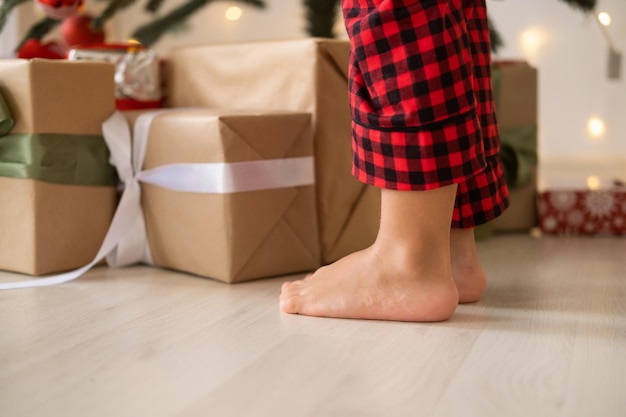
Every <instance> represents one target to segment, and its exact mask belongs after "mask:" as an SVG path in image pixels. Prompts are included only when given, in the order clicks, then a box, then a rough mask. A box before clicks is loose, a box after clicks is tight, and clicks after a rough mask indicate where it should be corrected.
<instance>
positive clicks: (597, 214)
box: [538, 184, 626, 236]
mask: <svg viewBox="0 0 626 417" xmlns="http://www.w3.org/2000/svg"><path fill="white" fill-rule="evenodd" d="M538 208H539V227H540V228H541V231H542V232H543V233H544V234H550V235H588V236H625V235H626V187H625V186H623V185H618V184H616V185H614V186H613V187H611V188H602V189H595V190H592V189H565V188H564V189H552V190H546V191H544V192H542V193H540V194H539V207H538Z"/></svg>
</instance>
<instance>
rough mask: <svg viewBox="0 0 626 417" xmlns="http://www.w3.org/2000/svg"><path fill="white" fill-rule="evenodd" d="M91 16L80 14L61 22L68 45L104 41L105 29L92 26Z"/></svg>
mask: <svg viewBox="0 0 626 417" xmlns="http://www.w3.org/2000/svg"><path fill="white" fill-rule="evenodd" d="M92 20H93V19H92V18H91V16H88V15H86V14H79V15H77V16H72V17H68V18H67V19H64V20H63V23H61V35H62V36H63V39H64V40H65V42H66V43H67V45H68V46H70V47H73V46H85V45H93V44H96V43H103V42H104V31H103V30H101V29H100V30H93V29H92V28H91V21H92Z"/></svg>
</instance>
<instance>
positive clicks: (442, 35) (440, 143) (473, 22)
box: [342, 0, 508, 228]
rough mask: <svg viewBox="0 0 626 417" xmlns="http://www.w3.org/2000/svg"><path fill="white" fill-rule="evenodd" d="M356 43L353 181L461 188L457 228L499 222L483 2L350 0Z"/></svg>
mask: <svg viewBox="0 0 626 417" xmlns="http://www.w3.org/2000/svg"><path fill="white" fill-rule="evenodd" d="M342 6H343V13H344V20H345V24H346V28H347V31H348V35H349V38H350V44H351V59H350V69H349V71H350V75H349V90H350V107H351V112H352V119H353V123H352V149H353V164H352V173H353V175H354V176H355V177H356V178H357V179H359V180H360V181H363V182H365V183H367V184H371V185H374V186H377V187H382V188H387V189H395V190H431V189H434V188H438V187H443V186H446V185H451V184H458V191H457V196H456V201H455V206H454V213H453V217H452V227H455V228H471V227H474V226H478V225H480V224H482V223H485V222H487V221H489V220H492V219H494V218H496V217H498V216H499V215H500V214H501V213H502V212H503V211H504V210H505V208H506V207H507V206H508V190H507V187H506V184H505V182H504V175H503V171H502V165H501V162H500V159H499V157H498V151H499V147H500V145H499V138H498V129H497V126H496V118H495V113H494V110H495V109H494V102H493V97H492V88H491V55H490V45H489V31H488V28H487V10H486V5H485V0H343V1H342Z"/></svg>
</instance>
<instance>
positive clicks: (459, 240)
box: [450, 229, 487, 303]
mask: <svg viewBox="0 0 626 417" xmlns="http://www.w3.org/2000/svg"><path fill="white" fill-rule="evenodd" d="M450 255H451V260H452V276H453V277H454V282H455V283H456V286H457V288H458V290H459V303H473V302H476V301H478V300H480V299H481V298H482V296H483V293H484V292H485V288H486V287H487V275H486V274H485V271H484V270H483V267H482V265H481V264H480V260H479V259H478V253H477V252H476V243H475V240H474V229H452V230H451V231H450Z"/></svg>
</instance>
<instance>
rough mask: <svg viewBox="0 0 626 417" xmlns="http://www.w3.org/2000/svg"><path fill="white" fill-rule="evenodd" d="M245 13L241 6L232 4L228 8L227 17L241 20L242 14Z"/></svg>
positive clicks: (232, 19)
mask: <svg viewBox="0 0 626 417" xmlns="http://www.w3.org/2000/svg"><path fill="white" fill-rule="evenodd" d="M242 14H243V12H242V10H241V8H239V7H237V6H232V7H229V8H228V9H226V19H228V20H231V21H233V22H234V21H235V20H239V19H240V18H241V15H242Z"/></svg>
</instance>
